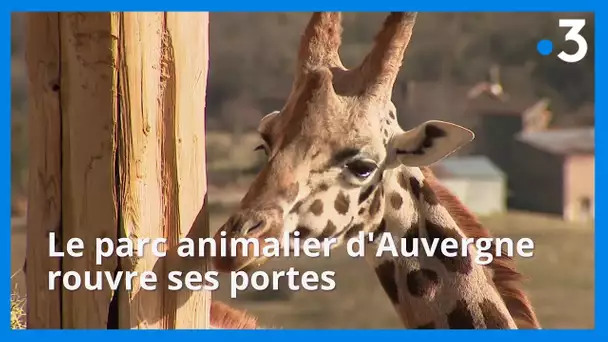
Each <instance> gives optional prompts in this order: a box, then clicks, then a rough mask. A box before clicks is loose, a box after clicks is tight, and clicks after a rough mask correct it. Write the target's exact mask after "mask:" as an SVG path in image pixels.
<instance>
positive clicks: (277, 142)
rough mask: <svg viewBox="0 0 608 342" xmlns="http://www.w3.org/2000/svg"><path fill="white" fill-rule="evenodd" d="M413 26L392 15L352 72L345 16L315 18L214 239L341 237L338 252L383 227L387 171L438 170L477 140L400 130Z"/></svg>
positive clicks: (430, 128) (239, 260)
mask: <svg viewBox="0 0 608 342" xmlns="http://www.w3.org/2000/svg"><path fill="white" fill-rule="evenodd" d="M415 19H416V14H415V13H414V14H412V13H391V14H390V15H389V16H388V18H387V19H386V21H385V23H384V26H383V28H382V30H381V31H380V33H379V34H378V35H377V37H376V41H375V45H374V47H373V48H372V50H371V52H370V53H369V54H368V55H367V56H366V57H365V59H364V60H363V62H362V63H361V65H359V66H358V67H356V68H353V69H350V70H347V69H346V68H344V66H343V65H342V63H341V61H340V58H339V55H338V48H339V45H340V40H341V38H340V36H341V22H340V21H341V15H340V14H339V13H315V14H313V16H312V18H311V20H310V22H309V24H308V26H307V28H306V30H305V33H304V35H303V37H302V40H301V44H300V49H299V54H298V62H297V68H296V73H295V79H294V83H293V87H292V91H291V94H290V95H289V97H288V98H287V100H286V103H285V105H284V107H283V108H282V110H280V111H275V112H272V113H270V114H268V115H266V116H265V117H264V118H262V120H261V122H260V124H259V127H258V131H259V133H260V135H261V137H262V140H263V141H264V143H263V144H262V145H261V146H260V147H259V149H260V150H263V152H264V153H266V155H267V162H266V164H265V165H264V166H263V168H262V170H261V171H260V173H259V174H258V175H257V177H256V178H255V180H254V181H253V183H252V184H251V186H250V188H249V190H248V192H247V193H246V195H245V196H244V198H243V199H242V201H241V204H240V208H239V210H238V211H237V212H236V213H234V215H232V216H231V217H230V218H229V219H228V220H227V222H226V223H225V224H224V225H223V226H222V227H221V228H220V229H219V230H218V232H217V233H216V239H219V238H220V237H224V238H239V237H242V238H259V239H260V241H263V240H264V238H268V237H273V238H279V239H281V238H282V237H283V236H284V234H286V233H289V234H294V235H295V236H298V237H300V238H305V237H307V236H312V237H317V238H323V237H327V238H330V237H334V238H336V243H335V244H334V245H333V247H336V246H338V245H340V244H341V242H342V241H343V240H344V238H348V237H349V235H352V233H353V232H359V231H361V230H364V231H365V230H369V229H371V227H375V226H378V224H379V223H380V221H381V220H382V216H383V211H384V203H385V199H384V191H383V174H384V173H385V172H386V171H389V170H390V169H392V168H395V167H398V166H401V165H406V166H409V167H421V166H425V165H429V164H432V163H434V162H436V161H438V160H440V159H442V158H444V157H445V156H447V155H449V154H450V153H452V152H453V151H455V150H457V149H458V148H460V147H461V146H463V145H465V144H467V143H468V142H470V141H471V140H472V139H473V133H472V132H471V131H469V130H467V129H465V128H463V127H460V126H458V125H455V124H452V123H447V122H442V121H429V122H426V123H423V124H421V125H420V126H418V127H415V128H414V129H411V130H408V131H403V130H402V129H401V128H400V127H399V125H398V123H397V120H396V115H395V113H396V111H395V107H394V105H393V104H392V103H391V101H390V97H391V92H392V87H393V84H394V82H395V79H396V77H397V73H398V71H399V68H400V65H401V63H402V59H403V55H404V52H405V49H406V47H407V45H408V43H409V40H410V37H411V34H412V29H413V26H414V22H415ZM296 232H297V233H296ZM260 245H261V246H262V247H263V243H260ZM263 261H264V260H263V258H256V257H254V256H253V253H251V251H250V253H249V254H248V256H245V255H240V254H239V255H238V256H237V257H216V258H214V259H213V263H214V266H215V268H216V269H218V270H219V271H232V270H239V269H243V268H245V267H247V266H250V265H252V266H259V265H260V264H261V263H262V262H263Z"/></svg>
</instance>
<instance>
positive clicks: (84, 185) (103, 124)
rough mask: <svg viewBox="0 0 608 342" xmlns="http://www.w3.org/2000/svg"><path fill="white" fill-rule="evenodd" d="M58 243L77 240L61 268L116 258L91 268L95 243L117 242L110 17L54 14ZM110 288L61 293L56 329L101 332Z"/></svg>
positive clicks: (107, 267) (112, 265) (105, 266)
mask: <svg viewBox="0 0 608 342" xmlns="http://www.w3.org/2000/svg"><path fill="white" fill-rule="evenodd" d="M59 21H60V34H61V38H60V39H61V111H62V130H63V134H62V135H63V137H62V142H63V147H62V150H63V151H62V156H63V162H62V166H63V171H62V175H63V186H62V188H63V193H62V204H63V214H62V217H63V235H62V237H63V242H64V244H65V243H67V241H68V240H69V239H70V238H72V237H78V238H80V239H82V240H83V241H84V246H85V252H84V256H83V257H80V258H74V257H70V256H69V255H67V254H66V256H65V257H64V259H63V265H62V266H63V271H64V272H67V271H76V272H78V273H79V274H81V275H84V272H85V271H92V272H94V271H98V270H99V271H110V272H112V273H113V272H114V271H115V270H116V268H117V266H118V261H117V258H116V257H110V258H107V259H104V260H103V262H102V264H101V265H99V266H97V265H95V241H96V239H97V238H110V239H112V240H114V241H116V238H117V227H118V222H117V213H118V209H117V202H116V187H117V179H116V174H115V168H116V167H115V164H116V160H115V155H116V148H117V146H116V134H117V117H118V103H117V99H118V96H117V95H118V94H117V87H116V84H117V66H116V63H117V53H118V49H117V38H118V31H117V29H118V14H116V13H110V12H98V13H93V12H88V13H63V12H62V13H61V14H60V15H59ZM111 299H112V291H111V290H110V289H109V288H108V286H107V285H106V286H104V288H103V289H102V290H101V291H89V290H86V289H85V288H84V287H81V288H79V289H78V290H76V291H68V290H66V289H64V290H63V294H62V326H63V328H64V329H104V328H106V327H107V321H108V311H109V304H110V301H111Z"/></svg>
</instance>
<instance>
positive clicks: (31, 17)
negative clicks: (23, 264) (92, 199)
mask: <svg viewBox="0 0 608 342" xmlns="http://www.w3.org/2000/svg"><path fill="white" fill-rule="evenodd" d="M26 29H27V35H26V37H27V38H26V39H27V40H26V44H27V45H26V62H27V66H28V76H29V89H28V94H29V98H30V100H29V114H28V115H29V118H28V121H29V129H30V133H29V139H30V141H29V186H28V189H29V194H28V197H29V200H28V207H29V210H28V212H27V242H26V246H27V247H26V249H27V251H26V260H28V266H27V273H26V279H27V296H28V301H27V326H28V327H29V328H32V329H44V328H46V329H58V328H60V327H61V290H60V287H59V286H60V284H59V282H55V286H56V288H58V289H59V290H55V291H50V290H49V288H48V272H49V271H58V270H60V269H61V259H58V258H50V257H49V248H48V236H49V235H48V234H49V232H50V231H54V232H55V233H56V234H57V235H58V236H59V237H61V106H60V99H59V90H60V89H59V73H60V46H59V14H58V13H52V12H51V13H29V14H27V27H26Z"/></svg>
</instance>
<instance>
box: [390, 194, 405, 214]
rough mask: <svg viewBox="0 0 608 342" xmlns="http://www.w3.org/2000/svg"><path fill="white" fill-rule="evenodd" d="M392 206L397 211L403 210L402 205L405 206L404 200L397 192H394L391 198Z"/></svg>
mask: <svg viewBox="0 0 608 342" xmlns="http://www.w3.org/2000/svg"><path fill="white" fill-rule="evenodd" d="M390 202H391V206H392V207H393V209H395V210H399V209H401V205H403V198H401V195H399V193H397V192H393V193H392V194H391V196H390Z"/></svg>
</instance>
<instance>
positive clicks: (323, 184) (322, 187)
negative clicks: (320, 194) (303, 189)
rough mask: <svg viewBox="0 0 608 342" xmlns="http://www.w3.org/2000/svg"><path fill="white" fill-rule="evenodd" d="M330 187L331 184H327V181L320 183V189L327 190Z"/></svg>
mask: <svg viewBox="0 0 608 342" xmlns="http://www.w3.org/2000/svg"><path fill="white" fill-rule="evenodd" d="M328 189H329V185H327V184H325V183H321V184H320V185H319V191H327V190H328Z"/></svg>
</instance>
